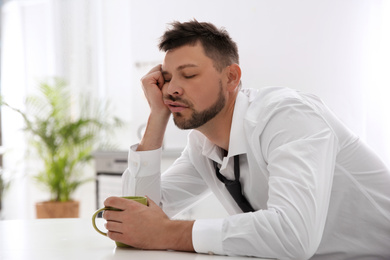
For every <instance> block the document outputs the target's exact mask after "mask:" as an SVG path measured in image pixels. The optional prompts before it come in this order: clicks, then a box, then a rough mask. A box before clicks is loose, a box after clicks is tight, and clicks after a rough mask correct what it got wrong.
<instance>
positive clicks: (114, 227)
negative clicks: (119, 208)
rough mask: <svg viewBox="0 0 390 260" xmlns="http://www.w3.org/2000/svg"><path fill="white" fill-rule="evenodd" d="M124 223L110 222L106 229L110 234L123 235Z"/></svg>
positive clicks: (105, 225)
mask: <svg viewBox="0 0 390 260" xmlns="http://www.w3.org/2000/svg"><path fill="white" fill-rule="evenodd" d="M122 225H123V224H122V223H119V222H115V221H108V222H107V223H105V224H104V227H105V228H106V229H107V230H108V231H109V232H115V233H120V234H122V230H123V227H122Z"/></svg>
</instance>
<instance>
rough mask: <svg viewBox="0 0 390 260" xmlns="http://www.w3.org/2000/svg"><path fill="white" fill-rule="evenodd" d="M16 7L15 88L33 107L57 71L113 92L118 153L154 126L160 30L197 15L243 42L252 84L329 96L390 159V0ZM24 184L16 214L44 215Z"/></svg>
mask: <svg viewBox="0 0 390 260" xmlns="http://www.w3.org/2000/svg"><path fill="white" fill-rule="evenodd" d="M6 7H7V9H5V10H3V15H4V19H7V20H6V21H5V22H4V25H5V26H7V24H8V26H9V25H10V24H12V25H13V26H14V27H15V26H16V28H18V30H16V31H15V30H13V31H7V30H6V28H4V30H3V39H4V38H5V37H13V38H12V41H11V40H10V41H8V44H9V45H7V44H5V43H4V45H3V66H2V70H3V71H2V75H3V78H2V88H3V91H5V92H6V93H7V95H8V96H9V97H10V98H11V99H12V100H14V101H15V102H16V103H17V104H21V105H22V100H23V99H24V96H25V95H26V94H27V93H30V92H31V91H32V89H33V88H32V86H33V80H34V79H35V78H39V77H41V76H50V75H57V76H63V77H65V78H66V79H67V80H68V81H69V82H70V84H71V86H72V88H73V89H74V91H75V93H76V90H78V89H80V88H82V89H85V90H88V91H90V92H91V93H93V95H96V96H99V97H107V98H108V99H109V100H111V102H112V103H113V105H114V106H115V113H116V114H117V115H118V116H120V117H121V118H123V119H124V120H125V121H126V122H128V126H127V128H125V129H123V130H121V131H118V133H117V138H116V141H117V144H118V149H121V150H127V148H128V146H129V145H130V144H132V143H135V142H137V141H138V137H137V130H138V129H139V127H140V126H142V125H143V124H144V123H145V122H146V118H147V115H148V112H149V110H148V105H147V102H146V100H145V99H144V97H143V93H142V90H141V87H140V83H139V79H140V77H141V76H143V75H144V74H145V73H146V72H147V71H148V70H149V69H150V68H151V67H152V66H153V65H155V64H157V63H160V62H161V61H162V59H163V56H164V54H163V53H160V52H159V51H158V49H157V47H156V46H157V43H158V38H159V37H160V36H161V35H162V33H163V32H164V30H165V28H166V26H167V23H169V22H172V21H174V20H179V21H187V20H189V19H192V18H196V19H197V20H199V21H210V22H213V23H215V24H216V25H217V26H219V27H220V26H223V27H225V28H226V29H227V30H228V31H229V32H230V34H231V36H232V37H233V39H235V40H236V42H237V44H238V46H239V49H240V55H241V67H242V71H243V86H244V87H253V88H261V87H264V86H269V85H283V86H288V87H292V88H296V89H300V90H304V91H309V92H312V93H315V94H318V95H319V96H320V97H322V98H323V99H324V100H325V101H326V103H327V104H328V105H329V106H330V107H331V108H332V109H333V110H334V111H335V112H336V114H338V115H339V116H340V117H341V119H342V120H343V121H344V122H346V123H347V125H349V126H350V127H351V128H352V129H353V130H354V131H355V132H357V133H358V134H359V135H361V137H362V138H363V139H364V140H366V141H367V142H369V144H370V145H371V146H372V147H373V148H374V149H375V150H377V151H378V152H379V153H380V155H381V156H382V157H383V158H385V160H386V161H387V162H388V163H389V161H390V152H389V149H390V148H389V147H390V137H389V135H388V134H386V133H387V132H388V131H389V130H390V119H389V118H388V117H387V115H386V111H389V106H390V105H389V104H388V102H387V101H386V99H387V98H386V97H388V96H389V91H388V89H389V87H390V80H389V76H388V75H387V73H386V72H387V71H389V70H390V64H389V60H390V54H389V50H388V47H387V46H390V42H389V35H388V33H389V32H390V22H389V18H388V17H390V11H389V9H390V8H389V2H388V1H386V0H383V1H381V0H343V1H340V0H319V1H312V0H294V1H292V0H263V1H258V0H246V1H236V0H213V1H210V0H197V1H179V0H165V1H161V0H67V1H61V0H28V1H27V0H25V1H10V3H8V4H7V6H6ZM7 17H8V18H7ZM10 17H11V18H12V19H11V18H10ZM10 50H11V52H10ZM12 53H13V54H12ZM7 57H8V58H7ZM5 59H6V60H7V63H4V60H5ZM11 61H12V62H11ZM4 64H7V65H4ZM3 120H4V121H3V127H4V134H3V136H4V140H3V141H4V144H7V146H9V147H11V148H12V149H13V150H14V151H15V152H16V154H17V155H18V156H14V157H12V156H9V155H8V161H6V162H5V164H6V165H7V167H8V168H10V169H11V168H15V167H14V166H15V165H19V166H20V167H18V168H17V169H16V171H17V172H19V175H20V176H31V174H32V173H31V172H30V170H29V169H31V166H28V165H24V164H20V163H19V164H17V163H16V161H17V160H18V161H19V162H24V161H25V160H24V158H25V157H24V152H23V151H24V149H25V144H24V139H23V137H21V136H19V135H20V132H18V131H17V129H18V128H20V122H19V123H15V122H14V121H13V120H14V119H13V118H12V116H8V119H7V114H4V117H3ZM11 126H12V127H11ZM16 133H17V135H16ZM184 142H185V133H184V132H183V131H180V130H177V129H176V128H175V127H174V126H173V124H172V123H171V124H170V126H169V128H168V136H167V138H166V140H165V144H164V145H165V148H166V149H178V148H181V147H183V146H184ZM17 157H18V158H19V159H16V158H17ZM6 158H7V157H6ZM29 167H30V168H29ZM86 174H87V175H93V170H90V171H88V172H87V173H86ZM18 181H19V183H18V184H23V185H13V186H14V187H13V189H14V190H13V191H12V192H13V194H14V196H15V198H16V200H17V201H18V203H19V205H22V206H21V207H18V208H17V209H15V208H12V210H10V211H9V212H11V213H9V215H8V216H9V218H25V217H27V218H32V217H34V211H33V209H32V205H33V202H34V201H35V200H38V199H42V198H43V197H44V194H43V193H42V192H40V191H38V190H37V188H36V187H35V186H34V185H33V184H31V181H30V179H29V178H25V177H23V178H22V177H20V178H19V180H18ZM16 186H17V187H16ZM12 192H10V193H12ZM31 194H32V195H31ZM93 196H94V187H93V184H88V185H86V186H85V187H83V188H81V189H80V190H79V191H78V192H77V194H76V198H77V199H80V200H81V201H82V207H83V208H82V217H87V216H89V214H90V212H91V211H92V210H93V209H94V197H93ZM13 198H14V197H13Z"/></svg>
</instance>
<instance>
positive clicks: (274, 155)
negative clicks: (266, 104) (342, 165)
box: [193, 101, 338, 259]
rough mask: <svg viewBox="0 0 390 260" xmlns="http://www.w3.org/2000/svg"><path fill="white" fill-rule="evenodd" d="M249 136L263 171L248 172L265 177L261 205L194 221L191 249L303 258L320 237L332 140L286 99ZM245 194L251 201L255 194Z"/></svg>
mask: <svg viewBox="0 0 390 260" xmlns="http://www.w3.org/2000/svg"><path fill="white" fill-rule="evenodd" d="M254 136H256V138H257V140H253V146H256V145H259V146H260V149H261V151H262V156H263V157H262V158H264V159H265V161H266V164H267V172H263V173H251V174H266V175H267V176H268V177H267V178H268V187H269V190H268V201H267V208H264V209H260V210H257V211H256V212H249V213H241V214H236V215H231V216H228V217H226V218H224V219H222V220H217V221H215V222H213V221H212V220H197V221H196V222H195V224H194V227H193V243H194V247H195V250H196V251H197V252H202V253H209V252H213V253H215V254H224V255H243V256H257V257H265V258H278V259H308V258H310V257H311V256H312V255H313V254H314V253H315V252H316V251H317V249H318V246H319V243H320V241H321V238H322V234H323V230H324V225H325V221H326V217H327V214H328V206H329V201H330V194H331V188H332V182H333V174H334V168H335V161H336V155H337V151H338V139H337V137H336V135H335V133H334V132H333V130H332V128H331V127H330V126H329V125H328V124H327V122H326V120H324V118H322V116H321V115H319V114H318V113H317V112H316V111H314V110H313V109H311V108H310V107H309V106H307V105H303V104H300V103H298V104H297V103H295V104H294V103H293V102H292V101H291V102H290V103H289V104H288V106H287V105H286V106H284V107H279V108H278V111H277V113H276V112H275V113H274V114H273V115H272V117H271V119H270V120H269V121H268V122H267V127H266V129H264V130H263V131H262V132H261V133H259V135H254ZM259 160H260V159H259ZM250 196H251V198H250V199H256V196H257V195H256V192H255V191H254V192H253V193H252V194H250ZM209 239H215V241H214V242H212V241H210V240H209ZM202 240H203V241H202Z"/></svg>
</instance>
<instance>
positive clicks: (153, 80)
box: [141, 64, 165, 89]
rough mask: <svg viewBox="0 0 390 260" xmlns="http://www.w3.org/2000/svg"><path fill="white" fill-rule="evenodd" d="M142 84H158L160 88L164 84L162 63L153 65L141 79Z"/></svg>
mask: <svg viewBox="0 0 390 260" xmlns="http://www.w3.org/2000/svg"><path fill="white" fill-rule="evenodd" d="M141 82H142V85H143V86H144V87H145V86H149V85H157V86H158V87H159V89H161V88H162V87H163V86H164V82H165V81H164V77H163V75H162V73H161V64H159V65H157V66H155V67H153V68H152V69H151V70H150V71H149V72H148V73H147V74H146V75H145V76H144V77H142V79H141Z"/></svg>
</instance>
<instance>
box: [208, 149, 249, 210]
mask: <svg viewBox="0 0 390 260" xmlns="http://www.w3.org/2000/svg"><path fill="white" fill-rule="evenodd" d="M214 167H215V173H216V174H217V177H218V179H219V180H220V181H221V182H223V183H225V186H226V189H227V190H228V191H229V193H230V195H232V197H233V199H234V200H235V201H236V202H237V205H238V206H239V207H240V208H241V209H242V211H243V212H250V211H255V210H254V209H253V208H252V206H251V204H250V203H249V201H248V200H247V199H246V198H245V196H244V195H243V194H242V190H241V183H240V163H239V158H238V155H236V156H234V177H235V180H233V181H231V180H228V179H227V178H226V177H225V176H223V175H222V174H221V173H220V172H219V169H218V166H217V163H216V162H214Z"/></svg>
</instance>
